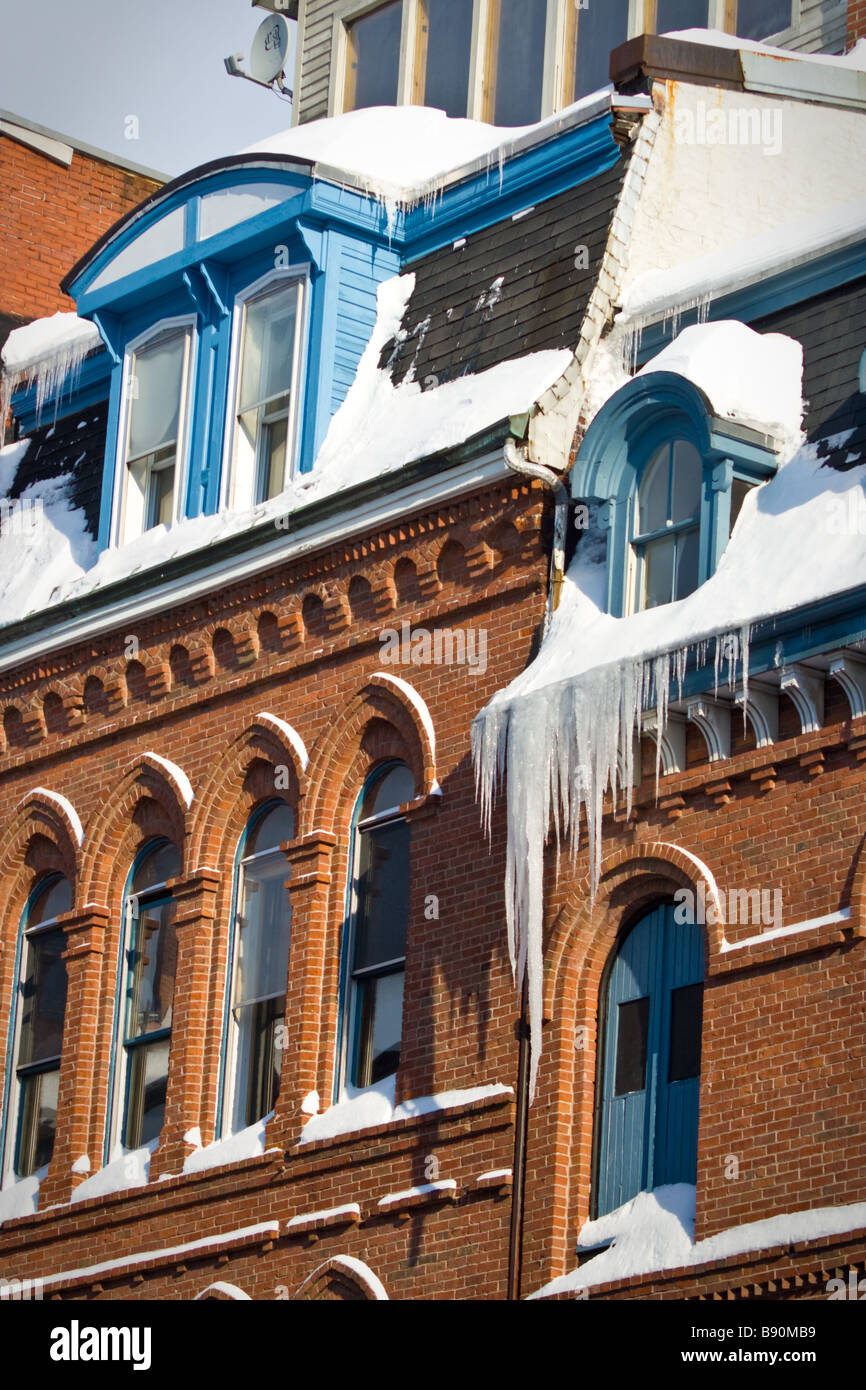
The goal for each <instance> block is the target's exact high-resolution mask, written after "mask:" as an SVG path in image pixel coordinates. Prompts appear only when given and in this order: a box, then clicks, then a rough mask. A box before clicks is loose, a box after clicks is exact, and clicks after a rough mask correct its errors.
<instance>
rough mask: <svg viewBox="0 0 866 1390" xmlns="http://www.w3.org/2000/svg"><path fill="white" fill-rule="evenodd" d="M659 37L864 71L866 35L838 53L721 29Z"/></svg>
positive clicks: (678, 32)
mask: <svg viewBox="0 0 866 1390" xmlns="http://www.w3.org/2000/svg"><path fill="white" fill-rule="evenodd" d="M662 38H665V39H680V40H681V41H682V42H683V43H699V44H703V45H704V46H705V47H708V48H736V49H737V50H738V51H739V52H741V53H742V52H747V53H766V54H768V55H769V56H770V57H771V58H783V59H788V60H790V61H792V62H795V63H796V62H799V63H821V64H823V65H825V66H827V67H834V68H848V69H850V70H852V71H854V72H866V39H859V40H858V41H857V43H855V45H854V47H853V48H852V49H851V50H850V51H849V52H848V53H845V54H839V55H837V54H832V53H810V52H806V51H803V52H797V51H795V50H794V49H790V48H774V47H773V46H772V45H771V44H767V43H757V42H756V41H755V40H754V39H741V38H738V37H737V35H736V34H726V33H724V31H723V30H721V29H672V30H670V31H669V32H668V33H666V34H663V35H662Z"/></svg>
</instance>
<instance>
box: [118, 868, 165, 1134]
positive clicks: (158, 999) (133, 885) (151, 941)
mask: <svg viewBox="0 0 866 1390" xmlns="http://www.w3.org/2000/svg"><path fill="white" fill-rule="evenodd" d="M180 870H181V859H180V853H179V852H178V850H177V849H176V847H175V846H174V845H173V844H171V843H170V842H169V841H167V840H157V841H154V842H152V843H151V844H149V845H146V846H145V848H144V849H143V850H142V851H141V853H140V854H139V855H138V856H137V858H136V861H135V864H134V865H133V869H132V873H131V875H130V878H129V884H128V887H127V892H126V895H125V898H124V938H123V941H124V944H123V955H122V960H121V994H120V1007H119V1015H120V1018H119V1027H118V1032H119V1043H120V1046H119V1048H118V1065H117V1067H116V1075H115V1104H114V1113H115V1117H116V1119H115V1124H116V1129H117V1138H119V1139H120V1141H121V1143H122V1144H123V1146H124V1148H126V1149H137V1148H139V1147H141V1146H142V1145H144V1144H147V1143H149V1142H150V1141H151V1140H154V1139H157V1138H158V1137H159V1132H160V1130H161V1129H162V1122H163V1117H164V1114H165V1097H166V1088H167V1085H168V1060H169V1052H170V1048H171V1019H172V1008H173V1004H174V986H175V977H176V972H177V934H176V931H175V922H174V917H175V904H174V900H173V898H172V896H171V892H170V889H169V887H168V882H169V880H170V879H172V878H175V877H176V876H177V875H178V874H179V873H180Z"/></svg>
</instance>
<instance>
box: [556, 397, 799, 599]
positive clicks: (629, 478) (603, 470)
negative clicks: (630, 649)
mask: <svg viewBox="0 0 866 1390" xmlns="http://www.w3.org/2000/svg"><path fill="white" fill-rule="evenodd" d="M672 439H684V440H686V441H687V442H688V443H689V444H691V445H692V446H693V447H694V448H695V449H696V450H697V452H698V453H699V454H700V456H701V458H702V459H703V480H702V487H701V512H700V547H699V560H698V582H699V584H703V583H704V582H705V580H707V579H708V578H709V576H710V575H711V574H713V573H714V571H715V569H716V567H717V565H718V563H719V560H720V559H721V557H722V554H723V552H724V550H725V547H726V545H727V543H728V536H729V530H730V514H731V510H730V509H731V485H732V483H733V480H734V478H735V477H737V478H743V479H746V480H748V481H750V482H755V483H758V482H762V481H764V480H765V479H766V478H769V477H771V476H772V475H773V473H774V472H775V470H776V464H777V459H776V454H775V452H774V449H773V441H772V440H770V439H769V438H768V437H767V436H765V435H761V434H758V433H757V431H755V430H751V429H748V428H747V427H745V426H741V425H735V424H733V422H731V421H728V420H721V419H718V418H717V417H715V416H714V415H713V413H712V408H711V406H710V403H709V401H708V400H707V398H706V396H705V395H704V394H703V392H702V391H700V390H699V389H698V387H696V386H694V385H693V384H692V382H690V381H688V380H686V378H685V377H681V376H678V375H676V374H675V373H673V372H651V373H647V374H646V375H645V376H640V377H635V378H634V379H633V380H632V381H630V382H628V384H627V385H625V386H623V387H622V389H621V390H619V391H617V392H616V394H615V395H614V396H613V397H612V398H611V399H610V400H609V401H608V402H607V404H606V405H605V406H603V407H602V409H601V410H600V411H599V413H598V415H596V417H595V419H594V420H593V422H592V424H591V425H590V427H589V429H588V430H587V432H586V435H585V437H584V440H583V444H582V446H581V449H580V452H579V454H578V458H577V462H576V464H575V466H574V468H573V470H572V484H571V485H572V495H573V497H574V498H576V499H578V500H580V501H582V502H596V503H598V504H599V524H600V525H601V526H602V527H603V528H604V529H606V530H607V538H608V545H607V590H606V611H607V612H608V613H612V614H613V615H614V616H615V617H623V616H624V615H625V613H626V608H627V603H628V598H629V595H628V583H627V581H628V575H629V567H630V551H631V540H632V530H633V523H632V518H633V512H634V503H635V498H636V495H637V489H638V487H639V485H640V479H641V477H642V474H643V471H644V469H645V468H646V466H647V464H648V463H649V461H650V459H651V458H652V456H653V454H654V453H655V451H656V450H657V449H658V448H659V447H660V446H661V445H662V444H664V443H667V442H668V441H670V440H672Z"/></svg>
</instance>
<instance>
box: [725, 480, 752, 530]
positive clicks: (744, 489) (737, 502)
mask: <svg viewBox="0 0 866 1390" xmlns="http://www.w3.org/2000/svg"><path fill="white" fill-rule="evenodd" d="M754 486H755V484H754V483H747V482H746V481H745V479H744V478H735V479H734V481H733V483H732V485H731V525H730V530H729V531H728V535H732V534H733V530H734V527H735V526H736V524H737V517H738V516H739V515H740V512H741V511H742V510H743V503H744V502H745V500H746V498H747V497H748V495H749V493H750V492H751V491H752V488H753V487H754Z"/></svg>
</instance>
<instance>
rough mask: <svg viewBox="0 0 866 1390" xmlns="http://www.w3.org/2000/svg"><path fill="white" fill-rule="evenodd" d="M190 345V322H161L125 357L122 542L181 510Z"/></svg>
mask: <svg viewBox="0 0 866 1390" xmlns="http://www.w3.org/2000/svg"><path fill="white" fill-rule="evenodd" d="M191 347H192V328H191V326H189V325H188V324H187V325H183V326H175V327H166V328H165V329H164V330H161V331H158V332H157V333H156V334H155V335H153V334H152V335H150V336H149V338H148V339H147V340H146V341H143V342H142V343H141V344H140V345H139V346H138V347H134V348H133V350H132V352H131V354H130V356H129V361H128V375H127V383H126V395H127V402H128V404H127V413H126V414H127V418H126V436H125V447H124V466H123V470H122V482H121V496H120V499H119V502H120V520H119V526H118V541H119V543H121V544H122V543H123V542H124V541H128V540H131V539H132V538H133V537H135V536H137V535H140V534H141V533H142V532H144V531H151V530H152V529H153V528H154V527H155V526H171V525H172V523H173V522H174V521H176V520H178V519H179V517H180V516H181V515H182V510H183V502H184V498H183V475H184V469H183V459H184V450H185V447H186V438H185V436H186V404H187V395H188V383H189V375H190V370H189V369H190V353H191Z"/></svg>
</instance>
